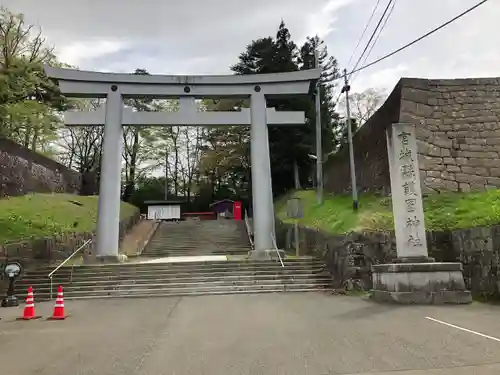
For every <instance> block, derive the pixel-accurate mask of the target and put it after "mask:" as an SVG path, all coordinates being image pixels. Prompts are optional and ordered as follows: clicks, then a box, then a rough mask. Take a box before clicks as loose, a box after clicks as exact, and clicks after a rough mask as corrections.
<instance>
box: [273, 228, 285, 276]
mask: <svg viewBox="0 0 500 375" xmlns="http://www.w3.org/2000/svg"><path fill="white" fill-rule="evenodd" d="M271 239H272V240H273V245H274V249H275V250H276V253H277V254H278V258H279V259H280V263H281V267H283V268H285V265H284V264H283V260H282V259H281V254H280V250H279V249H278V245H277V244H276V239H275V238H274V235H273V233H271Z"/></svg>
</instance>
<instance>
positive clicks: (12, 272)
mask: <svg viewBox="0 0 500 375" xmlns="http://www.w3.org/2000/svg"><path fill="white" fill-rule="evenodd" d="M22 270H23V268H22V266H21V264H20V263H18V262H9V263H7V264H6V265H5V268H4V270H3V272H4V274H5V276H7V278H8V279H9V288H8V289H7V295H6V296H5V298H4V299H3V300H2V307H14V306H19V300H18V299H17V297H16V296H15V295H14V283H15V279H16V278H17V277H18V276H19V275H20V274H21V271H22Z"/></svg>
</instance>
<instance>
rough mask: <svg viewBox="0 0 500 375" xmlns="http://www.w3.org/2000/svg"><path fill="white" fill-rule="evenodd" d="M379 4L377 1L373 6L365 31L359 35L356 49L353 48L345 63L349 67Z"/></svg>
mask: <svg viewBox="0 0 500 375" xmlns="http://www.w3.org/2000/svg"><path fill="white" fill-rule="evenodd" d="M379 4H380V0H377V3H376V4H375V7H374V8H373V10H372V14H371V16H370V18H369V19H368V22H367V23H366V25H365V29H364V30H363V32H362V33H361V36H360V37H359V39H358V43H357V44H356V47H355V48H354V51H352V54H351V57H350V58H349V61H348V62H347V65H349V64H350V63H351V61H352V58H353V57H354V54H355V53H356V51H357V50H358V47H359V44H360V43H361V41H362V40H363V37H364V36H365V33H366V30H368V26H370V23H371V22H372V19H373V16H374V15H375V12H376V11H377V8H378V6H379Z"/></svg>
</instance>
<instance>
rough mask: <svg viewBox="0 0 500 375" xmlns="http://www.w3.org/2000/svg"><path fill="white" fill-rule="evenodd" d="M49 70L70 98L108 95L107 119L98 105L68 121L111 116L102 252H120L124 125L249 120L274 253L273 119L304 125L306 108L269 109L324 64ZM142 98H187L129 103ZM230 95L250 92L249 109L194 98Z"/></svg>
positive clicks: (263, 249) (264, 234)
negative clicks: (255, 69)
mask: <svg viewBox="0 0 500 375" xmlns="http://www.w3.org/2000/svg"><path fill="white" fill-rule="evenodd" d="M45 72H46V74H47V76H48V77H50V78H53V79H56V80H58V83H59V88H60V90H61V92H62V93H63V94H64V95H66V96H68V97H80V98H81V97H89V98H107V101H106V106H105V110H104V119H103V118H102V112H101V113H100V112H99V111H95V112H67V113H66V114H65V119H66V120H67V124H68V125H97V126H98V125H101V124H102V123H103V122H104V123H105V126H104V139H103V150H104V152H103V159H102V166H101V176H102V178H101V183H100V196H99V209H98V223H97V256H98V257H102V258H107V257H110V258H116V257H117V256H118V246H119V244H118V242H119V241H118V238H119V217H120V180H121V147H122V145H121V142H122V131H123V130H122V126H123V125H158V126H161V125H202V126H205V125H248V124H250V135H251V165H252V190H253V197H252V198H253V211H254V215H253V218H254V220H253V222H254V236H255V241H254V244H255V256H256V257H261V256H262V257H267V256H268V252H269V250H271V249H273V240H272V236H273V235H274V207H273V201H272V184H271V166H270V159H269V140H268V130H267V125H268V123H274V124H276V125H280V124H297V123H299V121H298V120H299V119H300V120H301V121H300V123H303V122H304V114H303V113H302V112H298V113H293V112H284V113H283V112H276V111H274V109H271V108H266V98H269V97H276V96H282V95H297V94H308V93H310V92H312V91H313V89H314V85H315V83H316V81H317V80H318V79H319V77H320V73H321V71H320V69H312V70H304V71H299V72H291V73H273V74H259V75H242V76H159V75H156V76H155V75H134V74H115V73H97V72H87V71H79V70H73V69H62V68H53V67H48V66H46V67H45ZM138 97H154V98H164V99H170V98H180V100H181V106H180V110H179V112H140V113H139V112H131V111H130V110H128V109H127V108H124V105H123V99H125V98H138ZM227 97H233V98H234V97H238V98H249V99H250V110H243V111H241V112H197V111H196V109H195V107H194V101H193V99H194V98H227ZM268 117H269V119H268ZM103 120H104V121H103ZM268 120H269V121H268ZM89 122H90V124H88V123H89Z"/></svg>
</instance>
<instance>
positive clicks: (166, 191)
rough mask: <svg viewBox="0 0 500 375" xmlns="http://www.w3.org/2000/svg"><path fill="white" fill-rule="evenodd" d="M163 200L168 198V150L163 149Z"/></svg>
mask: <svg viewBox="0 0 500 375" xmlns="http://www.w3.org/2000/svg"><path fill="white" fill-rule="evenodd" d="M164 195H165V200H166V201H167V200H168V151H167V150H166V149H165V186H164Z"/></svg>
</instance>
